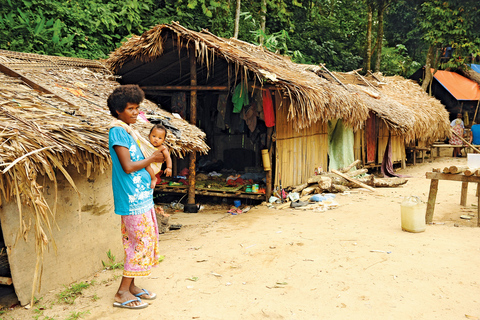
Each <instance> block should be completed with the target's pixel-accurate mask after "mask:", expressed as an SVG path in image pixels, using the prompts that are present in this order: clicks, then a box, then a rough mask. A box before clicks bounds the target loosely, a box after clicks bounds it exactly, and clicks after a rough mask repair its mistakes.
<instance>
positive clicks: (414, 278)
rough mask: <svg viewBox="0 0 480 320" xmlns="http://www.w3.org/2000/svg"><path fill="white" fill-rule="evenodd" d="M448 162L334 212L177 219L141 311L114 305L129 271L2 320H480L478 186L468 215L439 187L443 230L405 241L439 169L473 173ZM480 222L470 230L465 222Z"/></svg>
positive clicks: (356, 197) (453, 187)
mask: <svg viewBox="0 0 480 320" xmlns="http://www.w3.org/2000/svg"><path fill="white" fill-rule="evenodd" d="M466 162H467V159H466V158H447V157H442V158H439V159H437V160H436V161H435V162H433V163H423V164H418V165H417V166H416V167H413V166H409V167H407V169H405V170H400V171H398V173H399V174H403V175H409V176H411V178H408V180H409V181H408V183H407V184H406V185H404V186H401V187H398V188H377V190H376V192H368V191H358V189H357V191H358V193H352V194H350V195H337V197H336V199H335V200H336V201H337V202H338V203H339V207H338V208H335V209H331V210H328V211H325V212H318V211H312V210H300V209H284V210H276V209H269V208H267V206H265V205H259V206H256V207H254V208H252V210H250V211H249V212H248V213H245V214H240V215H230V214H228V213H226V210H220V211H218V210H217V211H215V210H212V209H210V208H209V207H208V206H207V208H206V209H204V210H202V211H200V212H199V213H197V214H185V213H176V214H175V215H173V216H172V218H171V223H172V224H182V225H183V227H182V228H181V229H180V230H175V231H168V232H167V233H165V234H161V235H160V248H161V252H162V254H163V255H165V259H164V261H163V262H162V263H161V264H160V266H159V267H158V268H155V269H154V271H153V274H152V276H151V277H149V278H146V279H139V280H138V281H137V282H138V284H140V285H141V286H142V287H145V288H147V289H149V290H152V291H154V292H156V293H157V295H158V298H157V299H156V300H153V301H150V302H151V304H150V306H149V307H148V308H146V309H143V310H127V309H119V308H114V307H113V306H112V303H113V296H114V293H115V291H116V289H117V287H118V284H119V276H120V275H121V271H120V270H113V271H112V270H109V271H103V272H99V273H97V274H95V275H92V277H91V278H90V279H84V281H88V282H89V283H91V281H92V280H94V284H93V285H91V286H90V287H89V288H88V289H85V290H84V291H83V292H82V294H81V295H80V296H78V297H77V299H76V300H75V302H74V304H72V305H67V304H64V303H58V302H57V300H58V298H57V294H58V293H59V292H61V291H62V290H64V288H59V290H57V291H54V292H51V293H50V294H48V295H46V296H44V297H42V298H41V300H40V301H39V302H38V303H37V304H36V305H34V306H33V307H31V308H30V309H28V310H27V309H25V308H22V307H17V308H15V309H14V310H12V311H8V312H6V313H4V314H3V315H1V316H0V317H2V319H32V318H35V317H36V318H37V319H67V318H69V317H70V319H76V318H80V317H82V318H83V319H116V320H120V319H357V320H358V319H369V320H371V319H401V320H405V319H416V320H418V319H428V320H430V319H442V320H443V319H466V318H468V319H479V318H480V268H479V266H480V242H479V237H480V228H478V227H476V223H477V216H476V211H477V207H476V203H477V200H476V197H475V191H476V187H475V186H474V185H473V184H470V186H469V190H468V198H467V206H466V207H462V206H460V204H459V203H460V190H461V184H460V183H459V182H451V181H440V183H439V190H438V196H437V202H436V207H435V214H434V218H433V219H434V222H435V223H434V224H433V225H427V229H426V231H425V232H421V233H410V232H405V231H402V230H401V221H400V217H401V216H400V203H401V202H402V200H403V198H404V197H406V196H410V195H416V196H419V197H420V198H421V199H422V200H424V201H426V200H427V197H428V191H429V185H430V180H427V179H425V172H426V171H431V169H432V168H433V167H435V168H436V167H439V168H443V167H444V166H447V165H448V166H450V165H452V164H466ZM468 214H470V215H473V218H472V219H471V220H464V219H460V216H461V215H468Z"/></svg>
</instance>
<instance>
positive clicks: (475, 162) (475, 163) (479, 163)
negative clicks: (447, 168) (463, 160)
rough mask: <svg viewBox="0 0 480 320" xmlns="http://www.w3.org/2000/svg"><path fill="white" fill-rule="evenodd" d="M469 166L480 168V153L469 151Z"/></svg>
mask: <svg viewBox="0 0 480 320" xmlns="http://www.w3.org/2000/svg"><path fill="white" fill-rule="evenodd" d="M467 166H469V167H470V168H480V154H478V153H467Z"/></svg>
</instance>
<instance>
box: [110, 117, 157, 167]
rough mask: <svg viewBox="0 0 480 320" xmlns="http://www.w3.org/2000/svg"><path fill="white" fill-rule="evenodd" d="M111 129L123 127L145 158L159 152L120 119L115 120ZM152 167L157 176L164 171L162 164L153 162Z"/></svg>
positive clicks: (111, 124)
mask: <svg viewBox="0 0 480 320" xmlns="http://www.w3.org/2000/svg"><path fill="white" fill-rule="evenodd" d="M110 127H121V128H123V129H125V131H127V133H128V134H129V135H131V136H132V138H133V140H135V142H136V143H137V144H138V146H139V147H140V150H142V153H143V156H144V157H145V158H148V157H150V156H151V155H152V154H153V153H154V152H155V151H156V150H157V148H155V147H154V146H152V144H151V143H150V141H148V140H147V139H145V138H144V137H142V136H141V135H140V133H139V132H138V131H137V130H135V129H133V128H132V127H130V126H129V125H128V124H126V123H125V122H123V121H122V120H118V119H115V120H113V121H112V122H111V123H110ZM150 166H151V167H152V169H153V172H154V173H155V174H157V173H159V172H160V170H162V163H159V162H152V163H151V164H150Z"/></svg>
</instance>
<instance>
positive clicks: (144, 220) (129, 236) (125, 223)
mask: <svg viewBox="0 0 480 320" xmlns="http://www.w3.org/2000/svg"><path fill="white" fill-rule="evenodd" d="M122 240H123V248H124V250H125V261H124V270H123V276H124V277H146V276H149V275H150V273H151V269H152V267H154V266H156V265H157V264H158V259H159V257H160V254H159V250H158V225H157V218H156V216H155V210H154V209H153V208H152V209H151V210H149V211H147V212H145V213H144V214H139V215H134V216H122Z"/></svg>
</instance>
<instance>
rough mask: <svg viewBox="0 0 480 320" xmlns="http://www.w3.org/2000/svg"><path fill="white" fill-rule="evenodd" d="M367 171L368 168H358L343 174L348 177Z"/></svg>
mask: <svg viewBox="0 0 480 320" xmlns="http://www.w3.org/2000/svg"><path fill="white" fill-rule="evenodd" d="M367 172H368V169H358V170H353V171H348V172H346V173H345V174H346V175H347V176H349V177H355V176H359V175H361V174H364V173H367Z"/></svg>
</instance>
